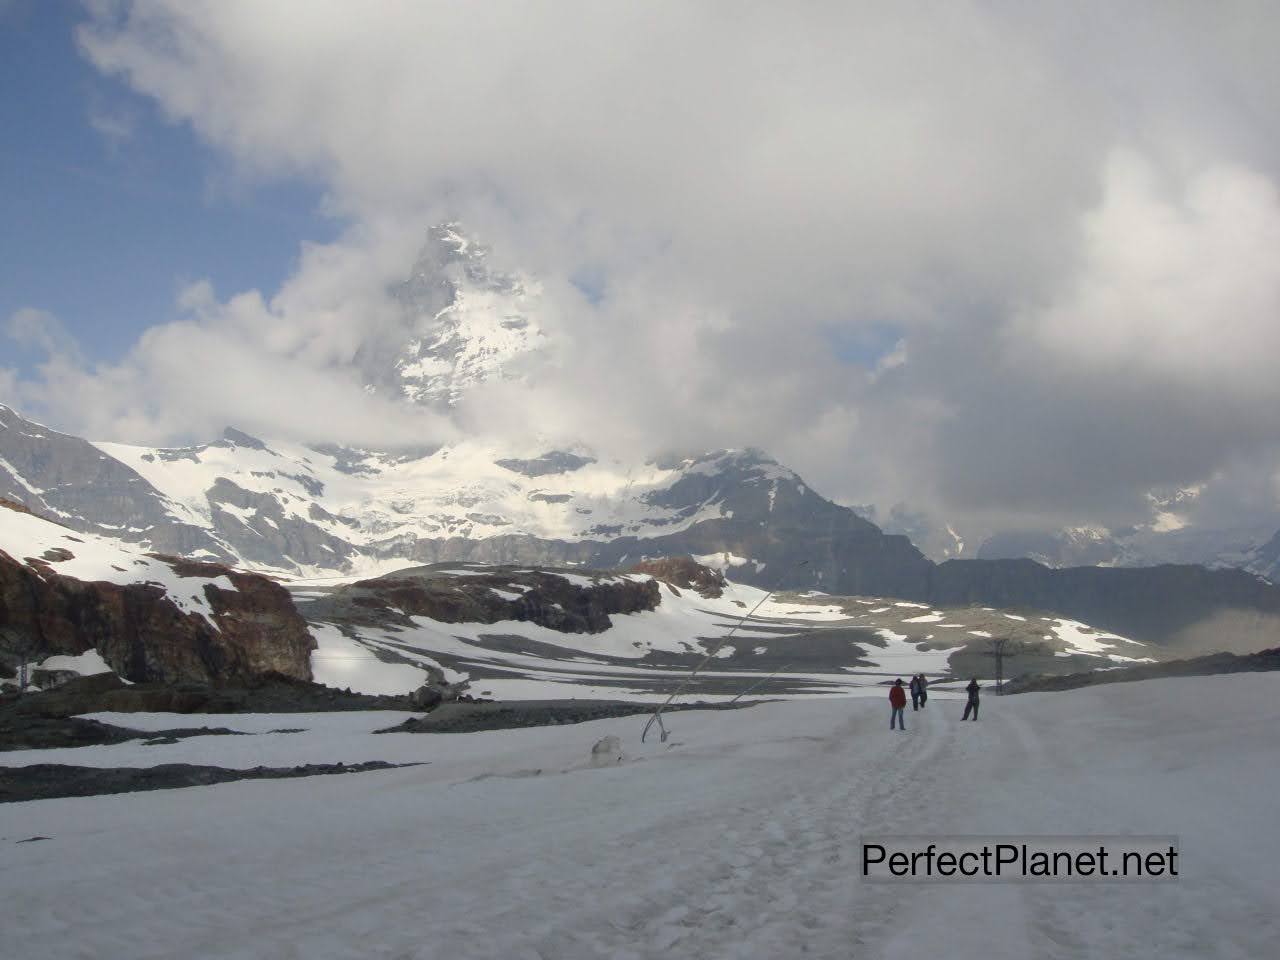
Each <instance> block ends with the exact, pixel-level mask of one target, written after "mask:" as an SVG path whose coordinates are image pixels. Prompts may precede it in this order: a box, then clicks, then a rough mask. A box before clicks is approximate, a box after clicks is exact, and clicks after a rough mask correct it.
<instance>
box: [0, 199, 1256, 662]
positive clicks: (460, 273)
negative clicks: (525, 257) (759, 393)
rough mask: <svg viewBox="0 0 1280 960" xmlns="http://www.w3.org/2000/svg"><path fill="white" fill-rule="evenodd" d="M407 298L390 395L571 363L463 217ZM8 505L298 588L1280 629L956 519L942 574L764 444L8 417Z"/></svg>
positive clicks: (428, 249)
mask: <svg viewBox="0 0 1280 960" xmlns="http://www.w3.org/2000/svg"><path fill="white" fill-rule="evenodd" d="M396 294H397V297H398V300H399V302H400V304H401V305H402V308H403V315H402V320H403V324H402V327H401V329H400V330H399V332H398V333H396V334H395V335H394V336H391V337H390V338H387V337H385V336H383V335H382V334H381V333H379V335H378V337H377V338H375V340H376V342H375V340H371V342H370V343H369V344H368V345H367V347H366V349H365V350H363V351H362V352H361V353H360V355H359V356H358V357H357V359H356V363H357V364H358V365H359V368H360V371H361V373H362V375H363V376H364V377H365V380H366V383H367V387H368V389H369V390H371V391H375V392H378V391H381V392H387V393H390V394H391V395H393V396H395V397H397V398H400V399H402V400H403V401H404V402H406V403H411V404H421V405H428V406H433V407H436V408H438V409H441V410H443V411H446V412H447V410H448V408H449V407H450V406H451V405H452V404H454V403H456V402H457V401H458V399H459V398H460V397H462V396H463V395H464V394H465V392H466V391H467V390H469V389H471V388H473V387H474V386H476V385H477V384H481V383H485V382H487V381H490V380H492V379H494V378H508V377H521V376H533V373H534V372H536V369H535V368H536V360H537V358H538V357H539V356H541V355H544V354H546V353H547V352H548V351H551V350H552V349H553V346H554V344H553V340H552V339H551V338H550V337H548V336H547V335H546V334H545V333H544V329H549V328H551V327H552V326H553V324H551V323H550V322H549V318H548V317H546V316H545V315H544V313H543V307H542V305H541V304H540V302H539V297H538V287H537V284H536V282H535V281H533V280H532V279H530V278H528V277H525V276H523V275H520V274H518V273H514V272H509V271H502V270H498V269H496V268H495V267H493V266H492V265H491V258H490V254H489V252H488V251H487V250H486V249H485V248H484V247H483V246H482V245H480V244H478V243H476V242H475V241H474V240H472V239H470V238H468V237H467V236H466V235H465V234H464V233H463V232H462V231H461V230H460V229H459V228H458V227H457V225H456V224H446V225H443V226H440V227H437V228H435V229H433V230H432V231H431V232H430V234H429V236H428V239H427V243H426V244H425V246H424V247H423V250H422V252H421V254H420V256H419V258H418V260H417V262H416V263H415V265H414V267H413V269H412V271H411V273H410V276H409V278H408V279H407V280H406V281H405V282H404V283H403V284H402V285H401V286H400V287H399V288H398V289H397V291H396ZM0 496H6V497H9V498H10V499H13V500H15V501H17V502H19V503H22V504H24V505H26V506H27V507H29V508H30V509H32V510H34V511H35V512H37V513H39V514H42V515H45V516H48V517H51V518H56V519H57V520H59V521H60V522H62V523H64V524H66V525H67V526H68V527H71V528H73V529H74V530H77V531H82V532H86V533H91V534H94V535H98V536H103V537H110V538H113V539H115V540H118V541H121V542H122V543H124V544H127V545H130V546H131V547H132V548H135V549H140V550H143V551H153V552H159V553H164V554H172V555H178V556H184V557H190V558H194V559H199V560H209V561H217V562H222V563H226V564H231V565H235V566H239V567H243V568H246V569H251V570H258V571H264V572H268V573H272V574H274V575H277V576H282V577H289V578H300V577H301V578H314V577H332V576H341V577H348V578H349V577H357V576H375V575H378V574H383V573H387V572H389V571H392V570H395V569H398V568H402V567H406V566H411V565H418V564H433V563H452V562H471V563H489V564H516V565H536V566H543V567H547V566H552V567H565V566H585V567H589V568H593V569H611V568H618V567H627V566H629V565H631V564H634V563H636V562H637V561H639V560H642V559H644V558H646V557H663V556H679V555H690V556H694V557H699V558H703V559H704V561H706V562H711V563H715V564H716V565H718V566H720V567H723V568H725V569H727V570H729V571H731V575H732V578H733V579H734V580H735V581H736V582H739V583H745V584H751V585H755V586H767V587H783V588H792V589H798V590H821V591H823V592H826V593H829V594H833V595H843V596H882V597H894V598H899V599H903V600H908V601H912V602H921V603H926V604H936V605H939V606H955V605H960V604H969V603H978V604H980V605H982V604H986V605H990V606H1000V607H1013V608H1017V607H1026V608H1030V609H1036V610H1040V611H1045V612H1049V613H1053V614H1056V615H1058V616H1061V617H1065V618H1068V619H1071V620H1075V621H1080V622H1085V623H1090V624H1094V625H1095V626H1097V627H1099V628H1101V629H1105V630H1109V631H1114V632H1115V633H1117V634H1119V635H1121V636H1125V637H1133V638H1136V639H1142V640H1155V641H1157V642H1166V641H1168V640H1169V639H1171V638H1174V637H1180V638H1182V639H1184V640H1185V639H1186V638H1187V637H1188V635H1189V631H1190V632H1194V631H1196V630H1206V629H1208V628H1207V626H1205V625H1206V624H1208V623H1209V622H1210V621H1211V620H1212V619H1213V618H1214V617H1219V619H1220V616H1219V615H1229V616H1235V615H1236V614H1237V613H1240V615H1241V617H1242V618H1243V619H1241V620H1240V624H1244V625H1241V626H1237V627H1231V628H1230V630H1231V631H1235V632H1241V631H1243V632H1245V633H1247V632H1248V631H1250V630H1253V629H1255V627H1250V626H1247V624H1255V623H1256V614H1258V612H1260V611H1261V612H1262V613H1263V614H1264V615H1265V616H1268V617H1270V616H1272V615H1276V616H1280V589H1275V588H1270V585H1267V584H1262V583H1259V582H1258V581H1257V580H1256V578H1254V577H1252V576H1247V575H1244V574H1238V575H1233V574H1232V573H1231V572H1229V571H1223V572H1221V573H1218V574H1213V575H1210V574H1209V572H1208V571H1204V570H1201V569H1199V568H1186V569H1182V568H1179V569H1176V570H1175V569H1172V568H1158V569H1155V570H1150V571H1145V572H1142V573H1140V574H1139V575H1137V576H1135V577H1120V576H1115V575H1111V574H1109V573H1108V572H1107V571H1105V570H1103V571H1098V570H1092V571H1084V572H1080V571H1073V570H1048V569H1045V567H1044V566H1039V565H1035V564H1032V565H1020V564H1019V563H1018V562H1016V561H1004V560H997V561H987V560H983V561H975V560H964V559H961V560H957V559H951V558H955V557H965V556H971V555H972V553H973V549H972V546H971V545H969V544H966V543H965V542H964V538H962V537H961V536H959V535H958V534H956V533H955V532H954V531H952V530H951V529H950V528H949V527H944V529H945V535H940V536H939V537H937V538H935V539H937V540H938V541H939V542H940V543H942V544H943V546H942V547H941V548H940V556H941V557H942V558H944V559H945V560H946V562H944V563H941V564H940V565H939V564H935V563H934V562H932V561H931V560H930V559H928V558H926V557H925V556H924V555H923V554H922V553H921V552H920V551H919V550H918V549H916V547H915V546H913V545H912V543H911V541H910V540H909V539H908V537H907V536H906V535H903V533H899V532H896V531H903V532H905V533H910V534H911V535H912V536H919V535H920V534H919V531H920V530H921V529H922V524H924V523H925V521H924V520H922V519H921V517H919V516H917V515H914V514H911V513H910V512H909V511H905V510H897V511H894V512H893V513H892V514H891V516H890V517H889V518H888V524H889V525H890V529H892V530H894V531H895V532H893V533H886V532H885V530H882V529H881V528H880V527H878V526H877V525H876V524H875V523H873V522H871V521H870V520H868V519H865V518H864V517H862V516H859V515H858V514H857V513H855V512H854V511H853V510H850V509H848V508H846V507H843V506H841V505H838V504H836V503H833V502H832V501H830V500H828V499H826V498H825V497H823V496H821V495H820V494H819V493H817V492H815V491H813V490H812V489H811V488H810V487H809V486H808V484H806V483H805V482H804V481H803V479H802V478H801V477H799V476H798V475H797V474H796V473H795V472H794V471H792V470H790V469H788V468H787V467H785V466H783V465H782V464H779V463H778V462H776V461H775V460H773V459H772V458H770V457H769V456H768V455H767V454H765V453H763V452H761V451H757V450H751V449H746V450H720V451H714V452H707V453H700V454H697V455H694V456H690V457H687V458H684V459H678V458H676V459H669V460H654V461H649V462H621V461H617V460H611V459H609V458H607V457H604V456H602V455H600V454H599V453H598V452H597V451H595V450H593V449H591V448H589V447H587V446H570V447H569V448H567V449H547V448H546V447H545V446H542V445H536V441H530V442H529V444H527V445H525V446H524V447H523V448H514V447H512V446H510V445H503V444H499V443H497V442H495V441H493V440H491V439H487V438H484V437H481V436H471V437H468V438H466V439H464V440H461V441H458V442H454V443H450V444H447V445H444V446H431V447H424V448H420V449H400V450H378V449H373V448H355V447H348V446H340V445H337V444H323V443H322V444H313V445H306V444H302V443H299V442H297V441H296V440H293V439H291V438H289V437H262V438H258V437H252V436H249V435H247V434H245V433H243V432H241V431H238V430H236V429H234V428H228V429H227V430H226V431H225V432H224V434H223V436H222V437H220V438H219V439H216V440H213V441H211V442H207V443H201V444H196V445H193V446H188V447H179V448H157V447H144V446H136V445H131V444H125V443H90V442H88V441H86V440H83V439H81V438H78V437H74V436H70V435H66V434H62V433H59V432H58V431H55V430H52V429H50V428H48V427H44V426H42V425H40V424H38V423H35V422H33V421H30V420H27V419H25V418H23V417H21V416H20V415H19V414H18V413H17V412H15V411H13V410H11V409H9V408H7V407H2V406H0ZM1258 546H1259V549H1260V550H1261V551H1262V552H1261V553H1260V554H1259V555H1260V556H1262V555H1265V554H1266V551H1265V548H1264V547H1263V545H1262V544H1259V545H1258ZM1276 552H1277V550H1276V549H1274V548H1273V549H1272V550H1271V555H1272V556H1274V554H1275V553H1276ZM1023 553H1025V551H1023ZM1019 555H1022V554H1019ZM1045 559H1048V560H1054V559H1055V558H1054V557H1052V556H1049V555H1048V554H1046V555H1045ZM1092 562H1112V561H1111V560H1109V559H1108V558H1107V557H1106V556H1103V555H1101V554H1099V556H1098V559H1097V560H1094V561H1092ZM1273 562H1274V561H1273ZM1250 617H1254V618H1255V619H1254V620H1250V619H1249V618H1250ZM1215 623H1217V621H1215ZM1220 629H1221V624H1220V623H1218V625H1217V626H1216V627H1215V630H1220ZM1216 635H1217V634H1216V633H1215V636H1216Z"/></svg>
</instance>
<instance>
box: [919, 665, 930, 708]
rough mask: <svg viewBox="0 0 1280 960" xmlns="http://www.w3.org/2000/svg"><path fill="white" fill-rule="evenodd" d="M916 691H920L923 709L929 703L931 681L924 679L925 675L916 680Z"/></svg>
mask: <svg viewBox="0 0 1280 960" xmlns="http://www.w3.org/2000/svg"><path fill="white" fill-rule="evenodd" d="M916 689H918V690H919V691H920V706H921V708H923V707H924V705H925V704H926V703H928V702H929V681H928V680H926V679H925V678H924V674H923V673H922V674H920V676H919V677H917V678H916Z"/></svg>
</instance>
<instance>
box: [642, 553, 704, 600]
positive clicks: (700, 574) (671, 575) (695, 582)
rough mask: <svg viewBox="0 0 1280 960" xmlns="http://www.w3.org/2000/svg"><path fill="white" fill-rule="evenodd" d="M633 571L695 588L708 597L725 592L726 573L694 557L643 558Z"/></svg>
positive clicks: (690, 588) (687, 587)
mask: <svg viewBox="0 0 1280 960" xmlns="http://www.w3.org/2000/svg"><path fill="white" fill-rule="evenodd" d="M631 572H632V573H647V574H648V575H649V576H651V577H654V578H656V579H658V580H661V581H662V582H663V583H669V584H671V585H672V586H675V587H683V588H684V589H686V590H695V591H697V592H698V593H699V594H701V595H702V596H704V597H706V598H708V599H714V598H715V597H718V596H720V595H721V594H722V593H724V586H725V580H724V574H722V573H720V572H719V571H717V570H712V569H711V568H710V567H705V566H703V565H702V564H700V563H698V562H697V561H696V560H694V559H693V557H659V558H657V559H654V560H643V561H641V562H640V563H637V564H636V565H635V566H634V567H632V568H631Z"/></svg>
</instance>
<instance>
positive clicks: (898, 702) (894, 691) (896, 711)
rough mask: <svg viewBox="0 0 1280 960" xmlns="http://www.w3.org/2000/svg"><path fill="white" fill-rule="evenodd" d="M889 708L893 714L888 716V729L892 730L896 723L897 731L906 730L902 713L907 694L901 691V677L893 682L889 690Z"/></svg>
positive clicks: (905, 704)
mask: <svg viewBox="0 0 1280 960" xmlns="http://www.w3.org/2000/svg"><path fill="white" fill-rule="evenodd" d="M889 706H890V707H892V708H893V712H892V713H890V714H889V729H890V730H892V729H893V725H894V723H897V725H898V729H899V730H905V729H907V724H906V721H905V720H904V719H903V717H902V711H903V710H904V709H905V708H906V706H907V694H906V691H905V690H903V689H902V678H901V677H899V678H898V679H897V680H895V681H893V686H892V687H890V688H889Z"/></svg>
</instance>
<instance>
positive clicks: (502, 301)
mask: <svg viewBox="0 0 1280 960" xmlns="http://www.w3.org/2000/svg"><path fill="white" fill-rule="evenodd" d="M540 293H541V289H540V287H539V285H538V283H537V282H536V281H535V280H533V279H532V278H530V277H528V276H525V275H523V274H520V273H504V272H501V271H498V270H496V269H494V268H493V267H492V266H491V264H490V251H489V250H488V248H487V247H485V246H483V245H482V244H480V243H478V242H477V241H476V240H474V239H472V238H470V237H468V236H467V235H466V234H464V233H463V232H462V230H461V228H460V227H459V225H458V224H456V223H449V224H442V225H440V226H437V227H433V228H432V229H431V230H430V231H429V232H428V236H427V242H426V244H425V245H424V246H423V248H422V251H421V253H420V254H419V255H418V259H417V261H416V262H415V263H414V265H413V269H412V270H411V271H410V275H409V278H408V279H407V280H406V281H405V282H404V283H403V284H401V285H400V286H399V287H398V288H397V289H396V290H395V295H396V299H397V300H398V301H399V303H400V305H401V308H402V311H403V320H404V327H403V330H402V338H401V339H402V342H400V343H398V344H391V345H390V347H389V349H377V348H375V347H374V346H372V345H371V346H370V348H368V349H367V350H365V351H364V352H362V354H361V355H360V357H359V358H357V362H358V363H359V364H360V365H361V367H362V369H363V371H364V373H365V377H366V380H367V382H368V389H370V390H371V391H383V392H390V393H391V394H393V395H395V396H398V397H402V398H404V399H405V400H407V401H409V402H411V403H415V404H421V405H426V406H436V407H441V406H443V407H450V406H452V405H453V404H455V403H456V402H457V400H458V398H459V397H460V396H461V395H462V394H463V393H464V392H465V391H466V390H468V389H469V388H471V387H474V386H476V385H478V384H481V383H484V382H485V381H487V380H491V379H494V378H512V377H516V376H519V365H520V362H521V361H527V360H528V358H529V357H530V356H531V355H532V354H534V353H536V352H537V351H539V350H541V349H543V348H544V346H545V341H546V335H545V333H544V332H543V330H542V328H541V326H540V325H539V322H538V314H539V311H540V309H541V304H540V302H539V294H540Z"/></svg>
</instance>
